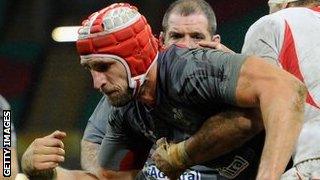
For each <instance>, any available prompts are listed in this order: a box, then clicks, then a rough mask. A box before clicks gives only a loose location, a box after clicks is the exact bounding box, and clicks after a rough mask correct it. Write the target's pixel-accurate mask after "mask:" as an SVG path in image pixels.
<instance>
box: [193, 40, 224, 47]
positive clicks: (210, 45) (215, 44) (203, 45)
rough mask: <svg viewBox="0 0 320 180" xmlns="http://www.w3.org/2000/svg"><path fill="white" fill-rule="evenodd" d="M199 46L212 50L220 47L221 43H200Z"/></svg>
mask: <svg viewBox="0 0 320 180" xmlns="http://www.w3.org/2000/svg"><path fill="white" fill-rule="evenodd" d="M198 44H199V45H200V46H201V47H207V48H211V49H216V48H217V47H218V46H219V45H220V43H217V42H208V41H199V42H198Z"/></svg>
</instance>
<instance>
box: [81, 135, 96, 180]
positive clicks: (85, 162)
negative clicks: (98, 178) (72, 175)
mask: <svg viewBox="0 0 320 180" xmlns="http://www.w3.org/2000/svg"><path fill="white" fill-rule="evenodd" d="M99 148H100V144H97V143H92V142H90V141H87V140H82V141H81V167H82V169H84V170H86V171H89V172H90V173H92V174H95V175H97V170H98V169H99V164H98V160H97V157H98V153H99Z"/></svg>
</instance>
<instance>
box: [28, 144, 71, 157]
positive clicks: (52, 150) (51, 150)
mask: <svg viewBox="0 0 320 180" xmlns="http://www.w3.org/2000/svg"><path fill="white" fill-rule="evenodd" d="M34 154H40V155H60V156H64V155H65V151H64V149H62V148H59V147H46V146H43V147H41V148H36V149H34Z"/></svg>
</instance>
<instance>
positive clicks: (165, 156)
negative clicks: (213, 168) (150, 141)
mask: <svg viewBox="0 0 320 180" xmlns="http://www.w3.org/2000/svg"><path fill="white" fill-rule="evenodd" d="M152 159H153V160H154V162H155V164H156V166H157V167H158V168H159V169H160V170H161V171H162V172H163V173H164V174H165V175H166V176H168V177H169V178H170V179H172V180H176V179H178V178H179V176H180V175H181V173H183V171H185V170H186V169H187V168H188V167H189V166H190V165H191V164H192V163H191V160H190V158H189V156H188V154H187V152H186V150H185V141H182V142H180V143H178V144H174V143H168V142H167V140H166V139H165V138H161V139H159V140H158V141H157V149H156V150H155V151H154V153H153V155H152Z"/></svg>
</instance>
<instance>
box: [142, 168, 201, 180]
mask: <svg viewBox="0 0 320 180" xmlns="http://www.w3.org/2000/svg"><path fill="white" fill-rule="evenodd" d="M146 173H147V176H148V177H150V178H155V179H158V180H168V179H169V178H168V177H167V176H165V175H164V174H163V172H161V171H160V170H159V169H158V168H157V167H156V166H155V165H148V166H147V167H146ZM200 178H201V174H200V172H199V171H194V170H187V171H185V172H184V173H182V174H181V176H180V177H179V180H200Z"/></svg>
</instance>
